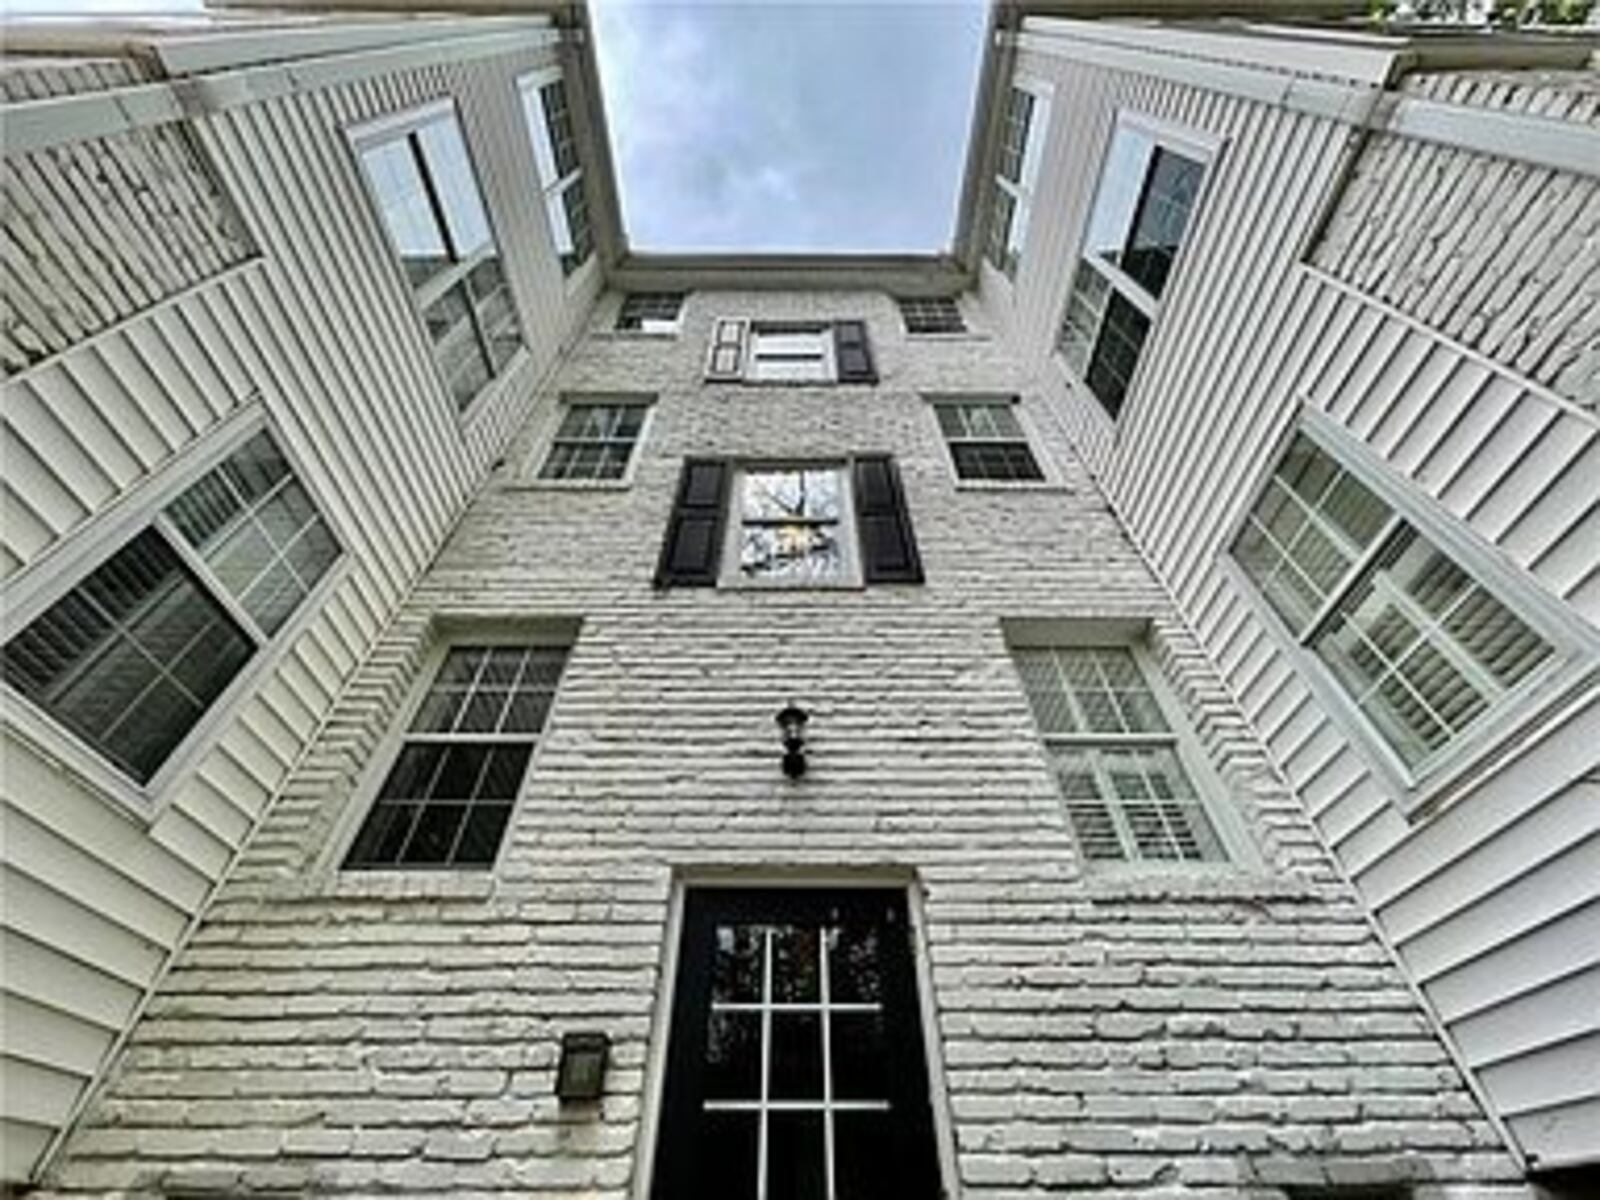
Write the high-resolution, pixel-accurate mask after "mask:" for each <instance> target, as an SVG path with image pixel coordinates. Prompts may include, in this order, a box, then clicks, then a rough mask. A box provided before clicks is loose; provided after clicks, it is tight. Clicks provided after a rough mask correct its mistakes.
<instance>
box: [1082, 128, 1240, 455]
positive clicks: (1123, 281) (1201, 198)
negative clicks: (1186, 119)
mask: <svg viewBox="0 0 1600 1200" xmlns="http://www.w3.org/2000/svg"><path fill="white" fill-rule="evenodd" d="M1124 130H1128V131H1132V132H1135V133H1140V134H1143V135H1144V136H1146V137H1148V138H1149V139H1150V140H1151V141H1153V142H1154V143H1155V145H1156V147H1157V148H1162V149H1167V150H1171V151H1172V152H1174V153H1176V154H1181V155H1183V156H1184V157H1185V158H1188V159H1191V160H1194V161H1197V162H1199V163H1200V166H1201V169H1202V174H1201V177H1200V190H1199V191H1198V192H1197V193H1196V195H1195V200H1194V207H1193V208H1192V209H1190V210H1189V219H1188V223H1187V225H1186V226H1185V228H1184V236H1183V242H1182V244H1181V245H1179V247H1178V253H1177V254H1176V255H1175V256H1174V258H1173V262H1172V273H1171V275H1170V276H1169V277H1168V279H1167V284H1166V287H1165V288H1164V289H1163V290H1164V291H1165V293H1166V294H1167V295H1169V296H1170V295H1171V293H1172V290H1173V288H1175V287H1176V286H1177V285H1178V281H1179V279H1180V277H1181V275H1182V272H1183V267H1184V263H1185V262H1187V261H1188V259H1189V258H1190V257H1191V252H1190V249H1189V247H1190V246H1191V245H1193V243H1194V240H1195V236H1194V234H1195V222H1196V220H1197V219H1198V216H1199V214H1200V213H1201V212H1202V211H1203V210H1204V209H1205V207H1206V204H1207V199H1208V197H1209V195H1210V193H1211V190H1212V187H1213V182H1212V181H1213V179H1214V178H1215V176H1216V164H1217V159H1218V157H1219V155H1220V154H1221V151H1222V147H1223V144H1224V139H1223V138H1221V137H1219V136H1217V135H1215V134H1211V133H1207V132H1205V131H1204V130H1198V129H1190V128H1188V127H1186V126H1182V125H1175V124H1173V123H1171V122H1170V121H1163V120H1161V119H1159V118H1157V117H1152V116H1148V115H1146V114H1145V113H1140V112H1133V111H1130V110H1128V109H1121V110H1118V112H1117V114H1116V118H1115V120H1113V121H1112V123H1111V128H1110V131H1109V132H1108V134H1107V135H1106V139H1105V144H1104V145H1103V146H1101V148H1100V159H1099V166H1098V169H1097V170H1096V171H1095V176H1094V181H1095V182H1094V190H1093V191H1092V192H1091V193H1090V195H1089V203H1088V206H1087V207H1086V208H1085V209H1084V216H1083V222H1082V226H1081V228H1080V230H1079V233H1078V244H1077V251H1076V253H1075V254H1074V255H1073V258H1072V264H1071V270H1069V271H1067V272H1066V290H1065V292H1063V293H1062V299H1061V304H1060V308H1059V312H1060V316H1059V317H1058V318H1057V320H1056V323H1055V327H1054V332H1053V338H1054V342H1053V349H1052V351H1051V354H1052V357H1053V358H1054V359H1055V361H1056V364H1057V365H1058V366H1059V367H1060V369H1061V371H1062V373H1063V374H1064V375H1065V376H1066V377H1067V378H1068V379H1069V380H1070V381H1071V382H1072V383H1073V384H1074V385H1075V386H1076V387H1077V388H1080V389H1082V391H1083V392H1084V394H1085V395H1087V396H1088V397H1089V398H1090V399H1092V400H1093V401H1094V404H1095V408H1096V410H1097V411H1098V412H1099V413H1100V414H1101V415H1102V416H1103V417H1104V418H1105V419H1106V420H1107V421H1110V422H1113V424H1114V425H1116V426H1120V425H1121V424H1122V414H1123V413H1125V412H1127V411H1128V409H1129V407H1131V405H1132V404H1133V401H1134V398H1135V396H1136V395H1137V394H1138V384H1139V380H1140V377H1141V376H1142V375H1143V373H1144V364H1145V362H1146V361H1147V359H1148V355H1147V351H1148V349H1149V347H1150V344H1151V342H1152V341H1153V340H1154V339H1155V336H1156V331H1157V322H1158V320H1159V318H1160V316H1161V310H1162V305H1163V304H1164V303H1165V301H1164V300H1157V299H1156V298H1155V297H1154V296H1152V295H1150V293H1149V292H1147V291H1145V289H1144V288H1143V287H1142V286H1140V285H1139V284H1138V283H1136V282H1134V280H1133V279H1132V278H1130V277H1129V276H1128V274H1127V273H1126V272H1125V271H1123V270H1122V269H1121V268H1120V267H1118V266H1116V265H1115V264H1113V263H1108V262H1102V261H1100V260H1099V259H1098V258H1097V257H1096V256H1094V255H1091V254H1088V253H1086V252H1085V251H1086V248H1087V242H1088V240H1089V228H1090V226H1091V225H1092V224H1093V223H1094V210H1095V202H1096V201H1097V200H1098V199H1099V197H1100V186H1101V183H1102V181H1103V180H1104V179H1105V173H1106V169H1107V168H1108V167H1109V166H1110V162H1111V151H1112V148H1113V147H1114V146H1115V145H1116V143H1117V136H1118V134H1120V133H1122V132H1123V131H1124ZM1146 170H1147V173H1148V167H1147V168H1146ZM1134 215H1137V202H1136V206H1135V214H1134ZM1086 268H1087V269H1088V270H1092V271H1094V272H1096V273H1097V274H1098V275H1099V276H1100V277H1101V279H1102V280H1103V281H1104V282H1105V283H1106V284H1107V285H1108V286H1109V287H1110V288H1111V290H1112V291H1113V292H1115V293H1117V294H1118V295H1120V296H1121V297H1122V298H1123V299H1124V300H1126V301H1127V302H1128V303H1129V304H1131V305H1133V306H1134V307H1135V308H1137V309H1138V310H1139V311H1140V313H1142V314H1143V315H1144V317H1145V319H1146V320H1148V321H1149V322H1150V331H1149V333H1148V334H1147V335H1146V337H1145V341H1144V346H1143V347H1142V348H1141V350H1140V352H1139V361H1138V363H1137V365H1136V366H1135V367H1134V372H1133V374H1132V376H1130V377H1129V379H1128V389H1127V391H1126V392H1125V393H1124V395H1123V400H1122V406H1121V408H1120V409H1119V411H1118V415H1117V416H1116V417H1114V418H1113V417H1112V416H1111V415H1110V414H1109V413H1107V412H1106V410H1105V407H1104V405H1103V402H1102V401H1101V400H1100V398H1099V397H1098V396H1097V395H1095V393H1094V391H1093V389H1092V388H1090V387H1089V383H1088V381H1087V380H1086V379H1085V378H1084V377H1083V376H1082V375H1080V374H1079V373H1078V371H1077V370H1076V369H1075V368H1074V367H1073V366H1072V364H1070V363H1069V362H1068V361H1067V356H1066V354H1065V353H1064V352H1063V351H1062V349H1061V331H1062V329H1064V328H1065V327H1066V323H1067V308H1068V306H1069V305H1070V304H1071V303H1072V289H1073V284H1074V283H1075V282H1076V281H1077V277H1078V272H1079V271H1080V270H1084V269H1086ZM1097 338H1098V334H1097ZM1090 353H1091V355H1092V353H1093V347H1091V349H1090Z"/></svg>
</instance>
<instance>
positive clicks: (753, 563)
mask: <svg viewBox="0 0 1600 1200" xmlns="http://www.w3.org/2000/svg"><path fill="white" fill-rule="evenodd" d="M739 569H740V570H741V571H742V572H743V573H744V575H745V577H746V578H748V579H770V580H776V581H781V582H785V583H828V582H832V581H834V580H837V579H840V578H842V577H843V574H844V554H843V551H842V550H841V548H840V546H839V539H838V536H837V531H836V530H835V528H834V527H832V526H827V525H762V526H757V527H755V528H747V529H746V530H745V531H744V536H743V539H742V542H741V545H740V548H739Z"/></svg>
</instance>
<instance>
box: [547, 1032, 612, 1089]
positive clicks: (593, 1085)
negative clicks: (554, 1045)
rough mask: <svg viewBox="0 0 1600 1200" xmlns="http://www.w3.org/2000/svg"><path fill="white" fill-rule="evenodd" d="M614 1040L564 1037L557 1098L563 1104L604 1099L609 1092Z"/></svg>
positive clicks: (593, 1036) (586, 1035) (605, 1036)
mask: <svg viewBox="0 0 1600 1200" xmlns="http://www.w3.org/2000/svg"><path fill="white" fill-rule="evenodd" d="M610 1056H611V1038H610V1035H608V1034H604V1033H594V1032H585V1033H563V1034H562V1035H561V1063H560V1065H559V1066H558V1067H557V1068H556V1098H557V1099H559V1100H560V1101H561V1102H562V1103H563V1104H565V1103H567V1102H569V1101H575V1102H580V1103H581V1102H585V1101H591V1100H598V1099H600V1094H601V1092H602V1091H603V1090H604V1088H605V1081H606V1060H607V1059H608V1058H610Z"/></svg>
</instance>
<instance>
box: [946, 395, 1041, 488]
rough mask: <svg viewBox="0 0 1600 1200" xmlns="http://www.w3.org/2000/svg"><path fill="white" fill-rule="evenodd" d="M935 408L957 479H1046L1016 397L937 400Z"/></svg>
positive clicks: (1013, 481) (1034, 481)
mask: <svg viewBox="0 0 1600 1200" xmlns="http://www.w3.org/2000/svg"><path fill="white" fill-rule="evenodd" d="M933 410H934V412H935V413H936V414H937V415H938V418H939V432H940V433H942V434H943V435H944V440H945V445H946V446H948V447H949V448H950V461H951V463H952V464H953V465H954V467H955V471H956V477H957V478H958V479H964V480H984V481H988V482H992V483H1036V482H1038V481H1040V480H1042V479H1043V478H1044V472H1042V471H1040V470H1039V464H1038V462H1037V461H1036V460H1035V459H1034V457H1033V451H1032V450H1031V449H1029V447H1028V436H1027V434H1026V433H1024V432H1023V429H1022V424H1021V422H1019V421H1018V420H1017V414H1016V403H1015V401H1014V400H1012V399H1010V398H1006V399H1001V400H936V401H935V402H934V405H933Z"/></svg>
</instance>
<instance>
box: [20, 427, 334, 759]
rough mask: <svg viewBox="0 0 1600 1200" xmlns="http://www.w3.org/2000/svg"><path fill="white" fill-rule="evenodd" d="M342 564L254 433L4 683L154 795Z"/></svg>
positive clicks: (84, 589) (293, 481)
mask: <svg viewBox="0 0 1600 1200" xmlns="http://www.w3.org/2000/svg"><path fill="white" fill-rule="evenodd" d="M341 553H342V551H341V549H340V546H339V543H338V541H337V539H336V538H335V537H334V535H333V532H332V530H330V529H329V528H328V525H327V523H326V522H325V521H324V520H323V518H322V516H321V514H320V513H319V511H318V510H317V507H316V504H315V503H314V502H313V501H312V499H311V496H310V494H309V493H308V492H307V491H306V488H305V486H304V484H302V483H301V481H300V479H299V478H298V477H297V476H296V475H295V473H294V471H293V470H292V469H291V468H290V466H289V463H288V461H287V460H286V459H285V458H284V456H283V454H282V452H281V451H280V450H279V448H278V445H277V443H276V442H275V441H274V440H273V439H272V436H271V435H270V434H268V433H267V432H265V431H262V432H259V433H257V434H255V435H254V436H253V437H250V438H249V439H248V440H247V441H245V442H244V443H243V444H242V445H241V446H239V447H238V448H237V449H236V450H234V451H233V452H232V453H231V454H229V455H228V456H227V457H226V458H225V459H223V461H222V462H221V463H220V464H218V465H217V466H216V467H214V468H212V469H211V470H209V471H207V472H206V473H205V474H204V475H203V476H201V478H200V479H198V480H197V481H195V482H194V483H193V484H191V485H190V486H189V487H188V488H187V489H185V490H184V491H183V492H182V493H181V494H180V495H179V496H178V497H177V498H176V499H175V500H173V501H172V502H171V503H170V504H168V505H167V507H166V508H165V509H164V510H163V511H162V512H160V513H159V514H158V515H157V516H156V518H155V520H154V521H153V522H152V523H151V524H150V525H148V526H147V527H145V528H144V529H142V530H141V531H140V532H139V533H137V534H136V535H135V536H134V537H133V538H132V539H131V540H129V541H128V542H127V543H126V544H125V545H123V546H122V548H121V549H119V550H118V551H117V552H116V553H115V554H113V555H112V556H111V557H110V558H109V559H107V560H106V561H105V562H103V563H101V564H100V565H99V566H98V567H97V568H96V569H95V570H93V571H92V572H91V573H90V574H89V575H88V577H87V578H85V579H84V580H83V581H82V582H80V583H78V584H77V586H75V587H74V588H72V590H71V591H69V592H67V593H66V595H64V596H62V597H61V598H60V599H58V600H56V601H55V602H54V603H53V604H51V605H50V606H49V607H48V608H46V609H45V610H44V611H43V612H42V613H40V614H39V615H38V616H37V617H35V618H33V619H32V620H31V621H29V622H28V624H27V625H25V626H24V627H23V628H22V630H21V631H20V632H19V633H17V634H16V635H15V636H14V637H12V638H11V639H10V640H9V641H7V642H6V644H5V648H4V652H3V656H0V662H3V665H4V673H5V681H6V683H7V684H8V685H9V686H10V687H11V688H13V689H15V690H16V691H17V692H19V693H21V694H22V695H23V696H25V697H26V698H27V699H28V700H30V701H32V702H33V704H35V705H36V706H37V707H38V708H40V709H42V710H43V711H44V712H46V713H48V714H49V715H50V717H52V718H53V719H54V720H55V721H56V722H57V723H59V724H60V725H61V726H63V727H65V728H66V729H67V730H70V731H71V732H72V733H73V734H75V735H76V736H77V737H78V738H79V739H80V740H82V741H83V742H85V743H86V744H87V745H89V746H90V747H92V748H93V749H94V750H95V751H97V752H98V753H99V754H100V755H101V756H102V757H104V758H105V759H107V760H108V761H110V762H111V763H112V764H113V765H114V766H116V767H117V768H118V769H119V770H120V771H121V772H122V773H124V774H126V775H127V776H129V777H131V778H132V779H134V780H136V781H138V782H139V783H148V782H149V781H150V780H151V779H152V778H153V777H154V776H155V774H156V772H157V771H159V770H160V768H161V766H162V765H163V764H164V763H165V762H166V761H167V760H168V758H169V757H170V756H171V755H172V753H173V752H174V751H175V750H176V749H177V748H178V746H179V745H180V744H181V743H182V742H183V741H184V739H185V738H186V737H188V735H189V734H190V732H191V731H192V730H193V729H194V728H195V726H196V725H198V724H199V722H200V720H201V718H203V717H204V716H205V715H206V713H207V712H208V711H209V710H210V709H211V707H212V706H213V705H214V704H216V702H217V701H218V699H219V698H220V697H221V696H222V694H223V693H224V692H225V691H226V689H227V688H228V685H229V684H230V683H232V681H233V680H234V678H235V677H236V676H237V675H238V674H239V672H240V671H241V670H242V669H243V668H244V667H245V665H246V664H247V663H248V662H249V661H250V660H251V659H252V658H253V657H254V656H255V654H256V651H257V650H258V649H259V648H261V647H262V646H265V645H266V644H267V643H269V642H270V641H271V640H272V638H273V636H274V635H275V634H277V633H278V632H279V631H280V630H282V629H283V628H284V626H285V624H286V623H287V622H288V620H289V618H290V617H291V616H293V615H294V614H295V613H296V612H297V611H298V610H299V609H300V608H301V607H302V606H303V605H304V603H305V601H306V599H307V597H308V596H310V594H311V593H312V591H313V590H314V589H315V588H316V587H317V585H318V583H319V582H320V581H321V580H322V579H323V577H324V576H326V575H327V573H328V572H329V570H331V569H332V567H333V565H334V563H336V562H337V561H338V559H339V557H340V554H341Z"/></svg>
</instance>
